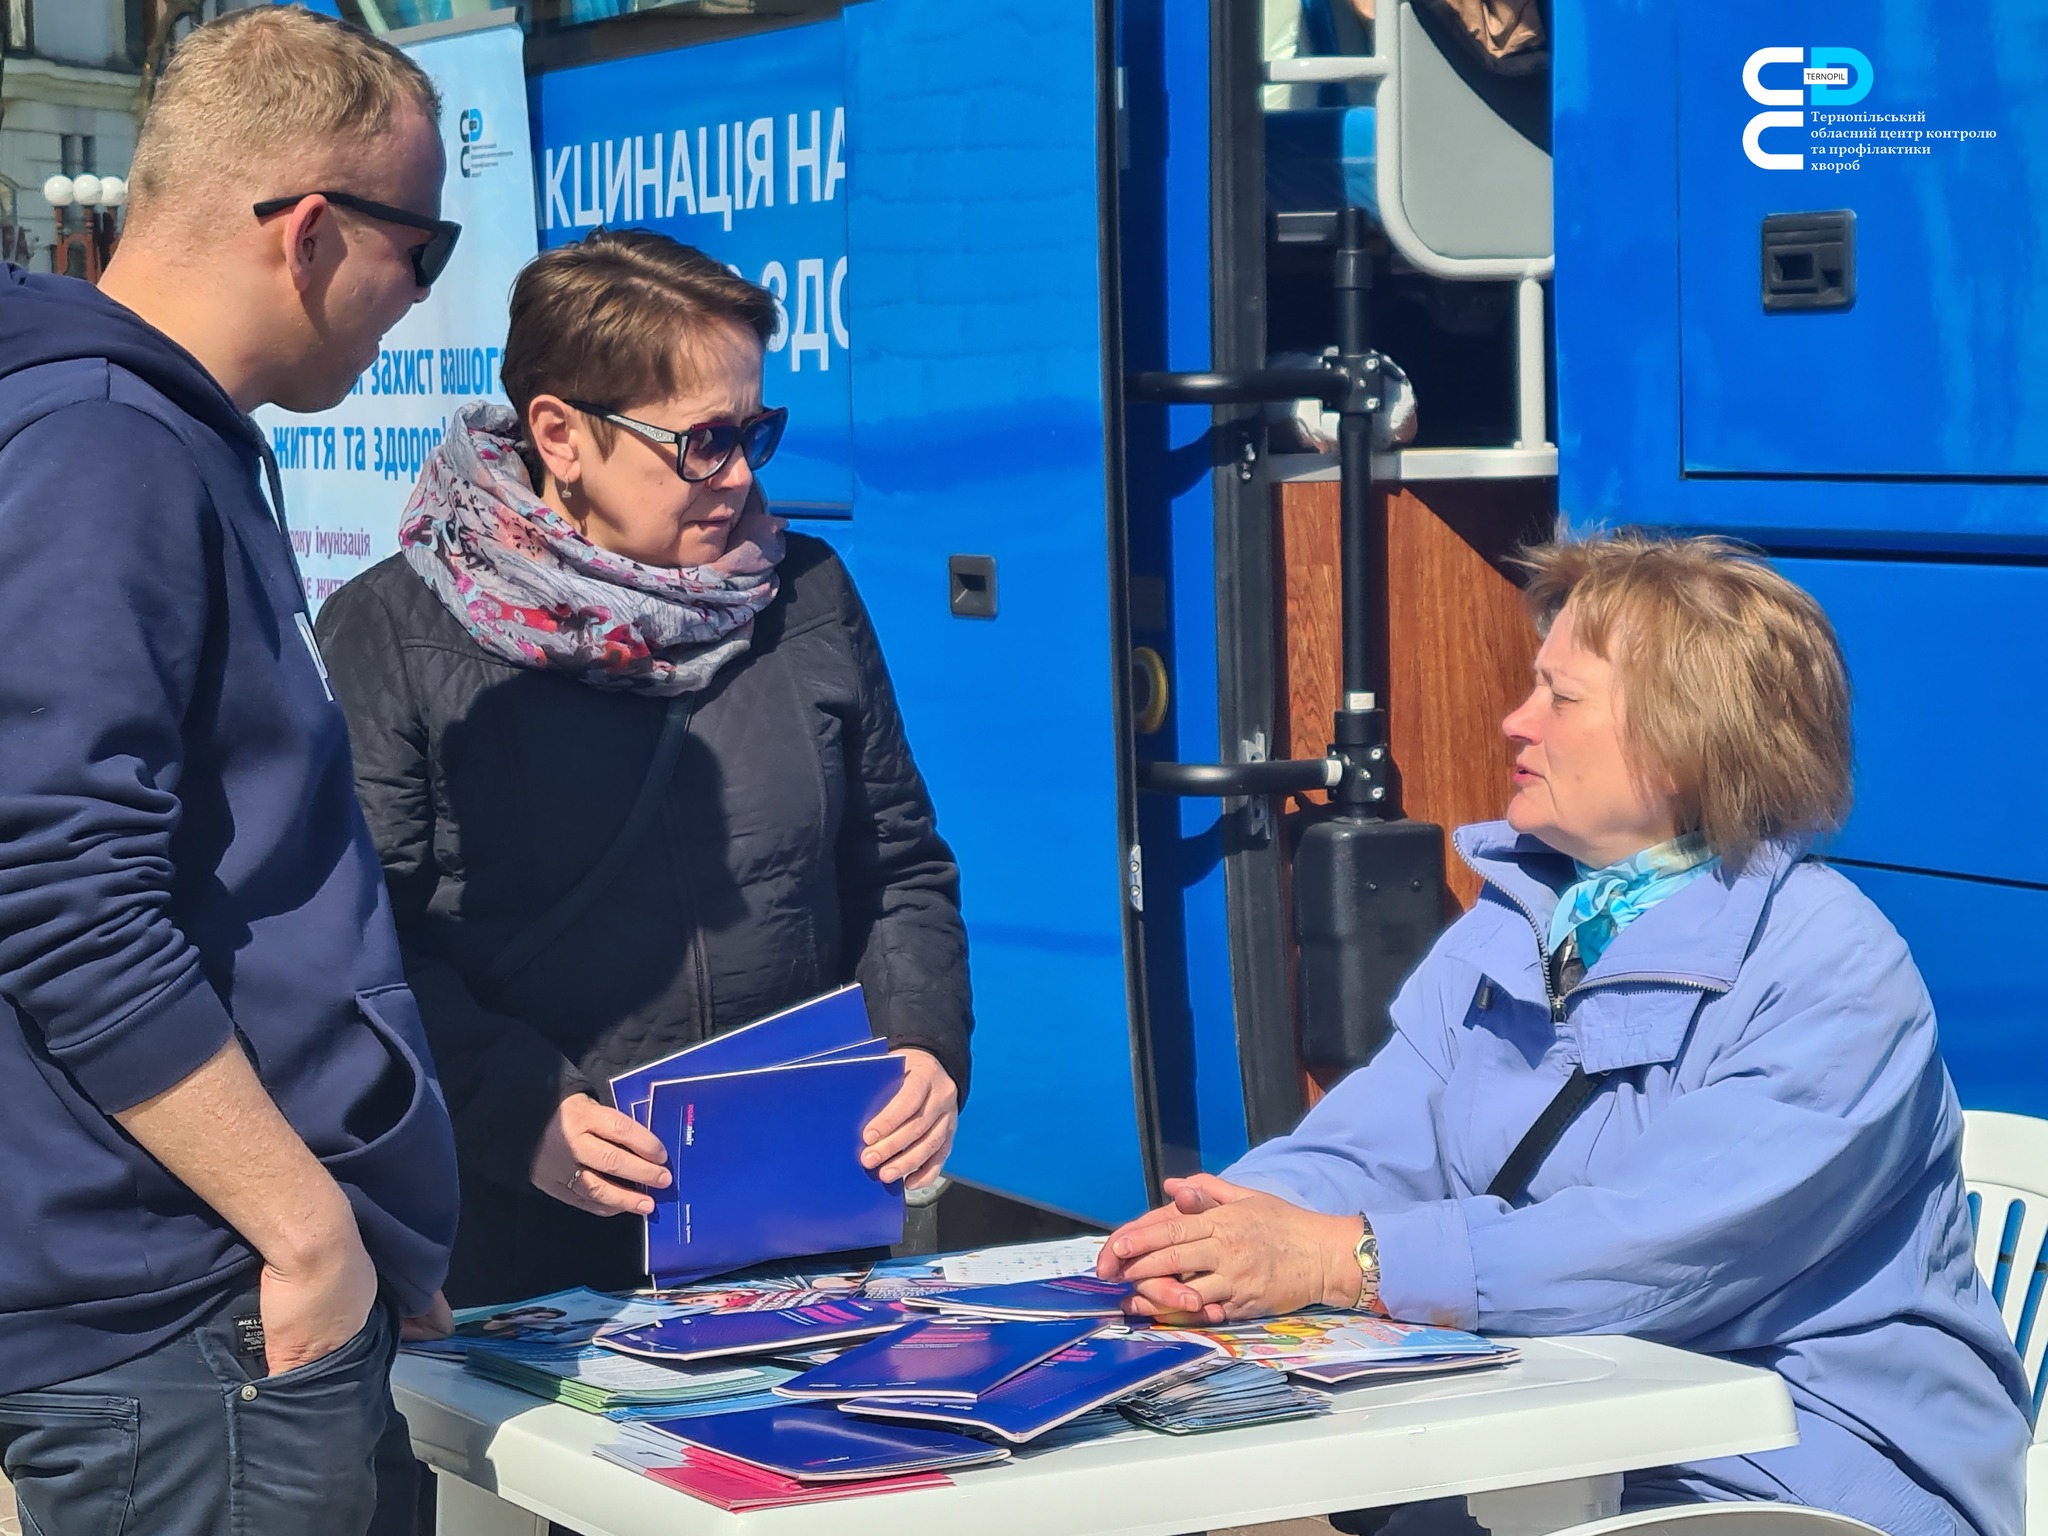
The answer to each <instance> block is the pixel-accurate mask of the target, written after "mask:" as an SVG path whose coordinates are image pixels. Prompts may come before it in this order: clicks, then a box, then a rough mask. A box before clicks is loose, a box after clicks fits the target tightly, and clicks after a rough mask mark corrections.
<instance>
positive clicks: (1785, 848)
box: [1452, 821, 1806, 1070]
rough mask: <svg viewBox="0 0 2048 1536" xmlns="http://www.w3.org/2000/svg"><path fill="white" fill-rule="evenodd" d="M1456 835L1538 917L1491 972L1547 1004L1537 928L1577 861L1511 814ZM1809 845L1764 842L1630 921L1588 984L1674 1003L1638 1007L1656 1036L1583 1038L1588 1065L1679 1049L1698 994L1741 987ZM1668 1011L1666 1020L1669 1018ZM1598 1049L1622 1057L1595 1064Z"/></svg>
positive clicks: (1499, 887)
mask: <svg viewBox="0 0 2048 1536" xmlns="http://www.w3.org/2000/svg"><path fill="white" fill-rule="evenodd" d="M1452 841H1453V843H1454V844H1455V846H1456V847H1457V850H1458V853H1459V854H1460V856H1462V857H1463V858H1464V860H1465V862H1466V863H1467V864H1469V865H1471V866H1472V868H1473V869H1474V870H1475V871H1476V872H1477V873H1478V874H1479V876H1480V877H1481V878H1482V879H1484V880H1485V881H1486V883H1487V885H1488V886H1489V887H1490V888H1491V893H1492V894H1493V895H1494V897H1495V899H1502V898H1504V899H1505V901H1506V903H1507V904H1508V905H1510V906H1512V907H1516V908H1519V909H1521V912H1522V913H1523V914H1524V915H1526V917H1527V918H1528V920H1529V921H1530V923H1532V924H1533V925H1534V927H1533V929H1532V931H1531V932H1530V934H1529V946H1528V949H1527V951H1526V954H1525V957H1524V958H1523V959H1522V960H1521V961H1520V963H1517V962H1516V960H1515V958H1514V957H1513V956H1512V955H1511V954H1508V953H1500V954H1493V955H1489V956H1488V957H1487V960H1488V964H1487V971H1488V974H1490V975H1492V976H1493V978H1494V980H1495V981H1496V982H1498V983H1500V984H1501V985H1503V986H1506V987H1507V988H1508V989H1509V990H1510V991H1511V992H1513V993H1514V994H1516V995H1517V996H1520V997H1523V998H1524V1000H1525V1001H1531V1002H1536V1003H1543V1002H1545V1001H1546V999H1547V993H1546V992H1545V991H1544V983H1543V970H1542V961H1541V949H1540V945H1539V941H1538V938H1537V933H1538V932H1539V931H1547V929H1548V926H1549V923H1550V915H1551V912H1552V911H1553V910H1554V909H1555V908H1556V906H1557V889H1558V887H1559V886H1561V885H1563V884H1565V883H1567V882H1569V881H1570V879H1571V878H1572V863H1571V860H1570V859H1568V858H1566V857H1565V856H1564V855H1563V854H1560V853H1558V852H1557V851H1556V850H1554V849H1552V848H1550V847H1549V846H1547V845H1546V844H1544V843H1542V842H1539V841H1538V840H1537V839H1535V838H1533V837H1529V836H1526V835H1524V834H1521V833H1518V832H1516V831H1515V830H1514V829H1513V828H1512V827H1510V826H1509V825H1508V824H1507V823H1506V822H1504V821H1489V822H1480V823H1477V824H1475V825H1473V826H1468V827H1460V828H1459V829H1458V830H1457V832H1456V833H1454V834H1453V837H1452ZM1805 852H1806V845H1805V844H1804V843H1771V844H1766V845H1765V846H1764V847H1762V848H1760V849H1758V850H1757V852H1756V853H1755V854H1754V855H1752V856H1751V858H1750V861H1749V863H1748V865H1747V866H1746V867H1744V868H1743V869H1742V870H1741V871H1740V872H1739V873H1731V872H1730V871H1729V870H1728V869H1727V868H1725V867H1722V868H1717V869H1715V870H1714V871H1713V872H1712V873H1710V874H1708V875H1705V876H1703V877H1702V878H1700V879H1698V880H1695V881H1693V882H1692V884H1690V885H1688V886H1686V887H1685V889H1684V890H1682V891H1679V892H1678V893H1677V894H1675V895H1673V896H1671V897H1670V898H1669V899H1667V900H1665V901H1663V902H1661V903H1659V904H1658V905H1657V906H1656V907H1655V908H1653V909H1652V910H1651V911H1649V912H1647V913H1645V914H1644V915H1643V916H1642V917H1641V918H1640V919H1638V920H1637V921H1636V922H1634V923H1631V924H1630V925H1629V926H1628V927H1627V928H1624V929H1623V930H1622V931H1621V933H1620V934H1619V935H1618V936H1617V937H1616V938H1615V940H1614V942H1613V943H1612V944H1611V945H1609V946H1608V949H1607V952H1606V953H1605V954H1604V955H1602V956H1601V957H1600V963H1599V964H1598V965H1596V966H1594V967H1592V969H1590V970H1589V971H1587V973H1586V979H1585V981H1583V982H1581V983H1580V986H1581V988H1584V987H1588V986H1595V985H1605V984H1608V983H1619V984H1625V985H1626V986H1627V987H1628V989H1629V990H1631V991H1636V990H1639V989H1648V990H1662V991H1668V992H1669V993H1671V994H1673V995H1672V997H1671V1002H1672V1003H1673V1005H1674V1006H1673V1007H1672V1008H1670V1009H1665V1008H1652V1009H1647V1010H1643V1009H1637V1010H1632V1012H1634V1013H1635V1014H1636V1026H1635V1027H1634V1028H1631V1029H1629V1030H1627V1033H1628V1034H1630V1035H1632V1036H1634V1035H1639V1034H1642V1033H1643V1032H1644V1027H1645V1026H1648V1029H1647V1034H1649V1035H1654V1036H1656V1037H1657V1038H1656V1039H1655V1040H1652V1039H1649V1038H1647V1037H1645V1038H1637V1039H1632V1040H1630V1041H1628V1042H1626V1043H1624V1042H1623V1041H1621V1040H1618V1039H1617V1040H1614V1041H1605V1040H1602V1041H1595V1040H1592V1039H1587V1040H1585V1041H1583V1042H1582V1044H1583V1046H1584V1049H1585V1057H1586V1065H1587V1066H1588V1068H1589V1069H1593V1070H1604V1069H1605V1068H1606V1067H1609V1066H1620V1065H1630V1064H1634V1063H1636V1062H1642V1061H1655V1060H1668V1059H1669V1058H1670V1057H1671V1056H1673V1055H1675V1054H1676V1053H1677V1051H1678V1048H1679V1045H1680V1044H1681V1042H1682V1039H1683V1032H1684V1021H1685V1020H1686V1019H1689V1018H1690V1015H1691V1012H1692V1004H1693V1003H1694V1002H1696V1001H1697V998H1698V994H1699V993H1700V992H1702V991H1706V992H1725V991H1727V990H1728V989H1729V988H1730V987H1732V986H1734V984H1735V978H1736V975H1737V974H1738V973H1739V972H1740V971H1741V969H1742V962H1743V960H1744V958H1745V957H1746V956H1747V955H1748V954H1749V951H1750V947H1751V946H1752V944H1754V943H1755V940H1756V933H1757V929H1758V927H1759V926H1760V925H1761V924H1762V922H1763V916H1764V910H1765V908H1766V907H1767V906H1768V905H1769V903H1770V899H1771V894H1772V893H1773V892H1774V891H1776V890H1777V888H1778V887H1779V885H1781V884H1782V883H1783V882H1784V879H1785V876H1786V875H1787V874H1788V873H1790V871H1791V869H1792V867H1793V865H1795V864H1796V863H1798V861H1799V860H1800V859H1801V858H1802V857H1804V855H1805ZM1503 973H1505V974H1503ZM1681 1005H1682V1006H1681ZM1667 1013H1668V1014H1670V1018H1669V1019H1668V1020H1667V1019H1664V1018H1663V1017H1662V1016H1663V1015H1664V1014H1667ZM1653 1019H1654V1020H1655V1022H1654V1023H1653ZM1603 1033H1604V1032H1603ZM1667 1036H1668V1038H1666V1037H1667ZM1646 1053H1647V1054H1646ZM1595 1056H1599V1057H1602V1058H1606V1057H1610V1056H1612V1057H1615V1059H1614V1060H1611V1061H1602V1062H1599V1063H1596V1062H1595V1060H1594V1057H1595Z"/></svg>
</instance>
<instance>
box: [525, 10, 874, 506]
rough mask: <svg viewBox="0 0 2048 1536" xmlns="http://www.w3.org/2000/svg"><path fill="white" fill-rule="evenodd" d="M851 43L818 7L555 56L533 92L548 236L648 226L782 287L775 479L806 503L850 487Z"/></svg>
mask: <svg viewBox="0 0 2048 1536" xmlns="http://www.w3.org/2000/svg"><path fill="white" fill-rule="evenodd" d="M843 55H844V41H843V36H842V28H841V24H840V23H839V22H838V21H837V20H832V21H822V22H815V23H813V24H811V25H810V26H805V27H792V28H789V29H787V30H785V31H780V32H771V33H764V34H761V35H759V36H755V37H741V38H734V39H731V40H729V41H726V42H719V43H706V44H704V45H702V46H700V47H694V48H676V49H671V50H669V51H667V52H665V53H655V54H644V55H641V56H640V57H637V58H628V59H618V60H614V61H612V62H608V63H604V64H591V65H585V66H583V67H582V68H579V69H565V70H557V71H554V72H551V73H548V74H542V75H539V76H536V77H535V78H534V81H533V87H532V93H531V108H532V113H533V131H534V151H533V161H534V175H535V179H536V181H537V182H538V186H537V188H536V191H537V194H538V195H537V198H536V201H537V203H538V205H539V208H540V213H541V229H540V243H541V246H542V248H543V249H546V248H548V247H551V246H557V245H565V244H567V243H568V242H569V241H571V240H576V239H580V238H581V237H582V236H583V235H585V234H587V233H589V232H590V230H592V229H594V228H596V227H598V226H599V225H606V226H609V227H611V228H615V229H616V228H619V227H622V226H625V225H641V226H644V227H646V228H648V229H657V230H660V231H661V232H662V233H663V234H666V235H673V236H674V237H675V238H676V239H678V240H681V241H683V242H684V243H685V244H688V245H694V246H697V247H698V248H699V249H701V250H704V251H707V252H709V253H710V254H712V255H714V256H716V257H718V259H719V260H721V261H723V262H725V263H726V264H727V265H728V266H730V267H731V268H732V269H733V270H734V271H736V272H738V273H739V274H740V275H741V276H742V277H749V278H752V279H753V280H754V281H755V282H758V283H760V284H762V285H763V286H764V287H766V288H767V289H768V290H769V291H770V292H772V293H773V294H774V295H775V297H776V301H777V305H778V307H779V308H780V310H781V312H782V313H781V324H780V326H779V327H778V329H777V332H776V335H775V337H774V339H773V340H772V341H770V343H769V350H768V359H767V370H766V377H765V380H764V385H765V388H764V394H765V396H766V399H767V403H768V404H770V405H786V406H788V407H789V431H788V434H787V435H786V436H785V437H784V438H783V441H782V447H781V449H780V451H779V452H778V453H777V454H776V457H775V470H774V476H773V481H772V489H773V492H774V495H775V500H776V503H777V505H778V506H780V507H782V508H783V509H785V510H787V511H791V512H798V513H808V514H810V515H812V516H819V515H826V516H830V515H840V516H844V515H845V514H846V513H847V512H848V511H850V509H851V503H852V500H853V496H852V472H851V467H850V461H851V456H852V455H851V446H850V443H849V440H848V431H849V428H848V417H847V411H848V406H847V389H848V373H849V371H850V360H851V355H850V352H849V348H850V346H851V344H852V332H851V329H850V316H849V311H850V296H849V294H848V284H849V281H850V272H851V265H850V263H849V261H848V258H847V252H846V207H847V196H848V193H847V186H846V181H847V166H848V164H849V156H850V151H849V149H848V146H847V142H846V139H847V129H846V111H845V105H844V100H845V98H844V89H845V87H844V73H845V60H844V56H843ZM619 403H620V404H622V405H623V404H626V403H627V402H624V401H621V402H619Z"/></svg>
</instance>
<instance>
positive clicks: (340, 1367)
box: [223, 1301, 396, 1536]
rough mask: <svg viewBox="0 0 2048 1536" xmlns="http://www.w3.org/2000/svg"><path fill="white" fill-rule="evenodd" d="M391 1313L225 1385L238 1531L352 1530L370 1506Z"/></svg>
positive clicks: (308, 1535)
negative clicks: (275, 1369)
mask: <svg viewBox="0 0 2048 1536" xmlns="http://www.w3.org/2000/svg"><path fill="white" fill-rule="evenodd" d="M395 1341H396V1323H395V1322H394V1320H393V1316H392V1313H391V1309H390V1308H389V1307H388V1306H387V1305H386V1304H384V1303H383V1302H381V1301H380V1302H379V1303H378V1304H377V1305H376V1306H375V1307H373V1308H372V1309H371V1312H370V1319H369V1321H368V1322H367V1323H365V1324H364V1326H363V1329H362V1331H361V1332H360V1333H358V1334H357V1335H356V1336H355V1337H354V1338H352V1339H350V1340H349V1341H348V1342H347V1343H346V1344H344V1345H342V1346H341V1348H339V1349H337V1350H333V1351H331V1352H329V1353H328V1354H326V1355H323V1356H321V1357H320V1358H319V1359H318V1360H311V1361H308V1362H307V1363H306V1364H304V1365H299V1366H294V1367H293V1368H292V1369H291V1370H288V1371H284V1372H281V1373H280V1374H278V1375H275V1376H263V1377H259V1378H257V1379H256V1380H253V1381H245V1382H242V1383H240V1384H235V1383H233V1382H229V1381H224V1382H223V1388H224V1395H225V1396H226V1399H227V1407H228V1413H229V1416H230V1420H231V1424H232V1446H231V1451H230V1456H231V1458H232V1462H233V1465H232V1468H231V1476H230V1503H231V1505H232V1508H233V1510H234V1520H235V1524H234V1529H235V1530H236V1531H237V1532H243V1531H246V1532H249V1533H250V1536H259V1533H261V1536H267V1533H269V1532H273V1531H276V1532H287V1531H288V1532H291V1533H292V1536H329V1533H333V1536H342V1533H347V1536H358V1533H360V1532H361V1531H363V1530H364V1529H366V1528H367V1527H368V1525H369V1521H370V1514H371V1511H372V1509H373V1508H374V1506H375V1503H376V1487H377V1484H376V1469H375V1464H374V1458H375V1453H376V1449H377V1441H378V1439H379V1438H380V1437H381V1436H382V1435H383V1433H384V1430H385V1426H386V1425H387V1423H388V1422H389V1420H390V1416H391V1413H392V1411H393V1410H392V1408H391V1386H390V1375H391V1357H392V1354H393V1352H394V1350H395V1348H396V1342H395Z"/></svg>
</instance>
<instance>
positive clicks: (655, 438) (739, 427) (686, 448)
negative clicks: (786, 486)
mask: <svg viewBox="0 0 2048 1536" xmlns="http://www.w3.org/2000/svg"><path fill="white" fill-rule="evenodd" d="M569 404H570V405H572V406H574V407H575V408H576V409H577V410H579V411H582V412H583V413H584V414H585V415H588V416H595V417H596V418H597V419H598V420H599V421H608V422H610V423H611V424H612V425H613V426H615V427H624V428H625V429H626V430H627V431H629V432H637V433H639V434H640V435H641V436H642V437H644V438H647V439H648V440H649V441H650V442H656V443H666V444H669V445H670V446H672V447H674V448H675V450H676V473H677V474H679V475H681V476H682V477H683V478H684V479H685V480H687V481H689V482H690V483H691V484H692V485H695V484H696V483H697V482H698V481H700V480H709V479H710V478H711V477H712V476H713V475H715V474H717V473H718V472H719V471H720V470H722V469H724V468H725V466H726V465H727V464H729V463H731V462H732V456H733V450H734V449H738V450H739V451H740V452H741V453H743V454H745V455H746V459H747V468H749V469H759V468H760V467H761V466H762V465H763V464H766V463H767V462H768V461H769V460H770V459H772V458H774V457H775V449H776V447H777V446H778V445H779V444H780V443H781V442H782V429H783V428H784V427H786V426H788V425H789V408H788V407H787V406H781V405H778V406H777V407H776V408H775V409H774V410H772V411H763V412H762V413H761V414H760V415H758V416H755V417H751V418H749V419H748V420H746V421H709V422H705V423H703V424H702V425H700V426H695V427H685V428H684V429H683V430H682V431H680V432H671V431H670V430H669V429H668V428H667V427H657V426H653V425H651V424H650V423H648V422H644V421H635V420H634V419H633V418H632V417H630V416H621V415H620V414H619V413H618V412H617V411H608V410H606V409H605V408H604V407H603V406H601V405H592V404H591V403H590V402H589V401H587V400H571V401H570V402H569Z"/></svg>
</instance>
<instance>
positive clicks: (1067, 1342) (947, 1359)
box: [775, 1318, 1102, 1403]
mask: <svg viewBox="0 0 2048 1536" xmlns="http://www.w3.org/2000/svg"><path fill="white" fill-rule="evenodd" d="M1101 1326H1102V1325H1101V1323H1100V1322H1099V1321H1097V1320H1096V1319H1094V1318H1084V1319H1081V1320H1080V1321H1074V1320H1070V1319H1063V1320H1059V1321H1054V1322H1049V1323H970V1322H946V1321H939V1320H936V1319H934V1320H931V1321H927V1322H921V1323H912V1324H910V1325H909V1326H908V1327H906V1328H899V1329H897V1330H896V1331H895V1332H894V1333H889V1334H884V1335H883V1336H882V1337H881V1338H879V1339H870V1340H869V1341H868V1342H867V1343H865V1344H857V1345H855V1346H854V1347H853V1348H852V1349H849V1350H848V1351H847V1352H846V1353H845V1354H843V1355H841V1356H840V1357H839V1358H838V1359H836V1360H828V1361H827V1362H825V1364H823V1365H820V1366H814V1367H813V1368H812V1369H810V1370H808V1371H805V1372H804V1373H803V1375H801V1376H798V1377H796V1378H794V1379H793V1380H790V1381H785V1382H780V1383H778V1384H777V1385H776V1387H775V1392H776V1394H777V1395H778V1396H780V1397H806V1398H833V1397H915V1398H918V1399H919V1400H923V1399H927V1398H934V1399H939V1400H942V1401H946V1402H955V1401H958V1402H969V1403H971V1402H973V1401H974V1400H975V1399H976V1398H978V1397H979V1396H980V1395H981V1394H982V1393H984V1392H987V1391H989V1390H990V1389H992V1388H994V1387H999V1386H1001V1385H1002V1384H1003V1383H1004V1382H1006V1381H1008V1380H1009V1379H1010V1378H1011V1377H1012V1376H1015V1375H1016V1374H1017V1373H1018V1372H1019V1371H1026V1370H1029V1369H1030V1368H1031V1367H1032V1366H1035V1365H1037V1364H1038V1362H1039V1361H1041V1360H1044V1359H1046V1358H1047V1357H1048V1356H1051V1355H1056V1354H1058V1353H1059V1352H1060V1351H1061V1350H1063V1349H1066V1348H1069V1347H1070V1346H1072V1345H1075V1344H1078V1343H1080V1342H1081V1340H1083V1339H1085V1338H1087V1337H1088V1336H1089V1335H1090V1334H1093V1333H1095V1332H1096V1331H1097V1330H1098V1329H1100V1328H1101Z"/></svg>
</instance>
